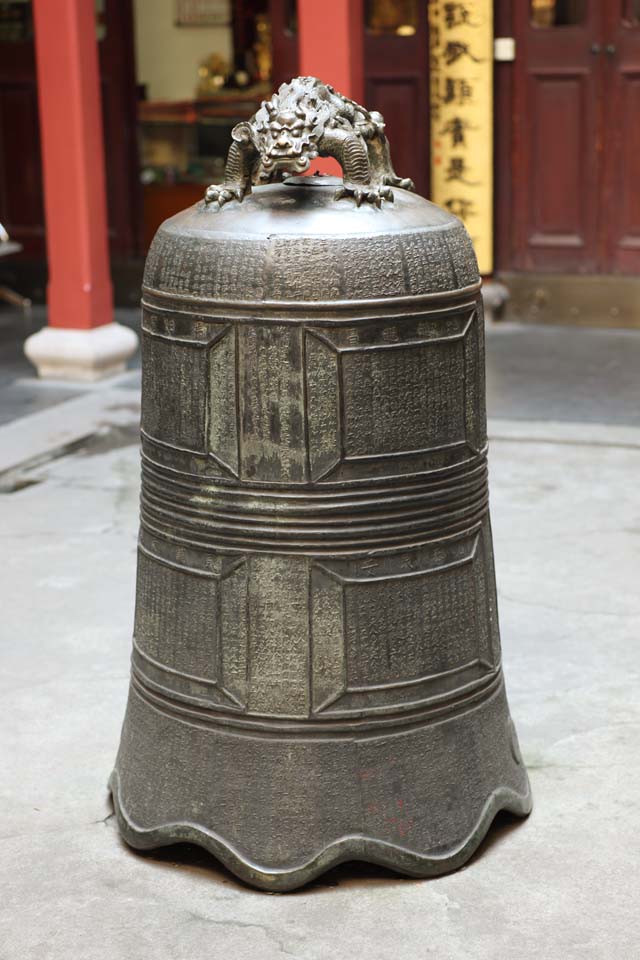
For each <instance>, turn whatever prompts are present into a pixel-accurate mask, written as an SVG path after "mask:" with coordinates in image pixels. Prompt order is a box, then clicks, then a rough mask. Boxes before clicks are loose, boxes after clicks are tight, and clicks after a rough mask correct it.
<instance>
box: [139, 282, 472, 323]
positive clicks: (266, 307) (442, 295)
mask: <svg viewBox="0 0 640 960" xmlns="http://www.w3.org/2000/svg"><path fill="white" fill-rule="evenodd" d="M480 287H481V283H480V281H478V282H477V283H472V284H469V285H468V286H466V287H461V288H460V289H458V290H447V291H437V292H434V293H422V294H411V295H406V296H401V297H377V298H372V299H369V300H317V299H314V300H312V301H311V300H308V301H295V300H261V301H258V302H256V301H252V300H227V301H224V300H219V299H217V298H216V299H215V300H208V299H205V298H203V297H194V296H192V295H189V294H180V293H172V292H168V291H166V290H157V289H154V288H153V287H149V286H143V288H142V295H143V296H142V306H143V308H146V309H148V310H152V311H153V310H156V311H157V310H168V311H170V312H171V313H186V314H189V315H191V316H193V317H194V319H207V318H210V317H216V318H220V317H222V318H225V319H229V320H231V319H235V320H243V319H246V320H248V321H251V322H255V321H256V319H259V320H265V321H267V322H268V321H274V322H277V323H296V322H300V321H304V322H306V323H309V322H311V323H313V322H314V321H317V322H318V323H319V324H320V325H321V326H323V327H330V326H335V325H340V324H343V323H346V324H348V325H351V324H353V322H354V320H356V321H357V320H358V319H362V320H370V319H371V318H372V314H375V318H376V319H378V320H382V319H383V318H386V317H389V316H403V315H405V314H407V313H417V312H420V311H421V310H423V309H428V310H430V311H431V310H434V309H437V308H438V307H442V308H443V309H446V308H449V307H451V306H456V307H458V306H466V305H468V306H469V307H473V306H474V305H475V300H476V298H477V295H478V291H479V290H480ZM465 301H469V303H468V304H465Z"/></svg>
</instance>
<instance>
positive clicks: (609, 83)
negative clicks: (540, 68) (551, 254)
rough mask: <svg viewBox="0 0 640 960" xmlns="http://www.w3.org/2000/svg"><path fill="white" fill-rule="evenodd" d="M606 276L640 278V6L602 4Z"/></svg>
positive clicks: (619, 1)
mask: <svg viewBox="0 0 640 960" xmlns="http://www.w3.org/2000/svg"><path fill="white" fill-rule="evenodd" d="M602 7H603V8H604V9H603V16H604V24H603V26H604V31H603V45H602V53H601V60H602V70H603V86H604V96H603V103H604V110H603V114H604V117H603V135H602V140H601V147H602V157H603V183H602V197H601V203H600V211H601V217H600V223H601V227H600V233H601V251H600V262H601V269H602V271H603V272H610V273H632V274H637V275H640V0H607V3H603V4H602Z"/></svg>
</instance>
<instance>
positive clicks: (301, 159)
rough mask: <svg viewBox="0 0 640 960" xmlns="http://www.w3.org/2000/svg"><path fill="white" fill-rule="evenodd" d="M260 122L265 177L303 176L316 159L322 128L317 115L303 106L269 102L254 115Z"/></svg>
mask: <svg viewBox="0 0 640 960" xmlns="http://www.w3.org/2000/svg"><path fill="white" fill-rule="evenodd" d="M256 120H259V121H260V122H259V125H258V136H259V138H260V144H259V149H260V161H261V166H262V170H263V173H264V175H265V176H267V177H268V176H269V175H270V174H271V173H273V172H275V171H276V170H286V171H288V172H291V173H304V172H305V170H307V169H308V168H309V164H310V163H311V161H312V160H314V159H315V158H316V157H317V156H318V139H319V137H320V135H321V128H320V126H319V124H318V116H317V114H316V113H309V112H308V111H306V110H305V109H304V108H303V107H302V106H300V105H298V106H295V105H291V104H281V103H278V101H277V100H276V99H275V97H274V99H273V100H268V101H266V102H265V103H264V104H263V105H262V109H261V110H260V111H259V113H258V114H257V115H256Z"/></svg>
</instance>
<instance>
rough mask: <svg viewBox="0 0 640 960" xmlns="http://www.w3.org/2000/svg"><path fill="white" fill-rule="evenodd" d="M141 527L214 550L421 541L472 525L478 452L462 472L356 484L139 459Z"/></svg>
mask: <svg viewBox="0 0 640 960" xmlns="http://www.w3.org/2000/svg"><path fill="white" fill-rule="evenodd" d="M142 478H143V483H142V496H141V516H142V525H143V528H145V529H147V530H149V531H150V532H151V533H153V534H156V535H159V536H163V537H165V538H168V539H172V540H175V541H176V542H180V541H182V542H187V543H194V544H199V545H201V546H205V547H206V546H212V547H214V546H215V547H216V548H219V549H222V550H224V549H240V550H244V551H246V550H273V551H275V552H295V553H298V552H311V553H315V552H320V553H327V552H328V553H331V552H332V551H333V552H339V553H345V552H347V553H348V552H353V551H358V550H363V549H365V550H366V549H375V548H381V547H387V548H388V547H390V546H392V545H394V544H397V545H406V544H411V543H414V542H424V541H425V540H428V539H429V538H436V537H440V536H446V535H448V534H451V533H454V532H456V531H460V530H464V529H471V528H472V527H474V526H476V525H478V524H479V523H480V522H481V521H482V518H483V516H484V514H485V513H486V510H487V498H488V493H487V467H486V458H485V457H484V456H483V455H480V456H478V457H477V458H476V459H475V461H474V462H473V464H472V465H471V466H468V467H467V469H466V470H464V471H456V472H455V473H453V474H450V475H449V476H444V477H442V476H439V477H435V478H431V479H427V480H425V479H424V478H414V479H413V480H412V481H411V482H407V481H406V479H403V481H402V482H396V483H395V484H389V483H387V484H386V485H383V486H377V487H376V486H371V487H369V488H366V487H365V488H363V487H360V488H357V489H356V490H353V489H349V490H344V489H339V490H337V491H335V490H334V491H328V492H324V491H320V492H319V491H318V490H317V489H315V490H313V491H311V490H310V491H299V492H296V494H292V493H291V492H290V491H288V492H278V491H274V490H265V489H264V488H259V487H252V486H251V485H246V484H236V485H230V484H229V483H225V482H218V481H216V480H215V479H212V478H202V477H197V476H193V475H191V476H188V475H183V474H176V473H175V472H173V471H171V470H168V469H167V468H165V467H163V466H162V465H160V464H157V463H154V462H152V461H150V460H149V459H147V458H144V459H143V471H142Z"/></svg>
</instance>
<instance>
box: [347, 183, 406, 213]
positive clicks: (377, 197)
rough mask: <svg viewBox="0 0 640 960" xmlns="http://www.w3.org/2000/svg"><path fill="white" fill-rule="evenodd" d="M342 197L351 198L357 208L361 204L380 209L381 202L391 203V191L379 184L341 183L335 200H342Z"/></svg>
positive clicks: (389, 188)
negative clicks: (369, 204)
mask: <svg viewBox="0 0 640 960" xmlns="http://www.w3.org/2000/svg"><path fill="white" fill-rule="evenodd" d="M343 197H353V199H354V200H355V202H356V206H357V207H360V206H362V204H363V203H372V204H373V205H374V206H376V207H381V206H382V201H383V200H388V201H389V203H393V190H392V189H391V187H386V186H383V185H380V184H360V183H343V185H342V186H341V187H338V189H337V190H336V192H335V199H336V200H342V198H343Z"/></svg>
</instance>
